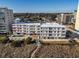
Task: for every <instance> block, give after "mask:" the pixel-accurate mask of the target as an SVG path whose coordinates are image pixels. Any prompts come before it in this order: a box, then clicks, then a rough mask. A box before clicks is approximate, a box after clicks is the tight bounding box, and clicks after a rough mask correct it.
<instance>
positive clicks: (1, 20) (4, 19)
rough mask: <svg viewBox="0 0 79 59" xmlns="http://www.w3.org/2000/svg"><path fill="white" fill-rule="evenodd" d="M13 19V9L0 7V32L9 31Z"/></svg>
mask: <svg viewBox="0 0 79 59" xmlns="http://www.w3.org/2000/svg"><path fill="white" fill-rule="evenodd" d="M12 21H13V10H11V9H8V8H0V33H9V32H10V30H11V26H12V25H11V24H12Z"/></svg>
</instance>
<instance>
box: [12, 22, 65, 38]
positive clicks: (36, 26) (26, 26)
mask: <svg viewBox="0 0 79 59" xmlns="http://www.w3.org/2000/svg"><path fill="white" fill-rule="evenodd" d="M12 28H13V29H12V30H13V34H27V35H33V34H36V35H39V37H40V39H58V38H65V36H66V29H65V26H63V25H59V24H57V23H42V24H41V23H15V24H13V25H12Z"/></svg>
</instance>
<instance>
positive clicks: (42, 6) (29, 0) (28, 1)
mask: <svg viewBox="0 0 79 59" xmlns="http://www.w3.org/2000/svg"><path fill="white" fill-rule="evenodd" d="M77 4H78V0H0V7H8V8H10V9H13V11H14V12H17V13H19V12H20V13H22V12H24V13H25V12H28V13H41V12H44V13H47V12H48V13H54V12H73V11H74V10H76V9H77Z"/></svg>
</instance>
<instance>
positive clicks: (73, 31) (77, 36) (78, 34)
mask: <svg viewBox="0 0 79 59" xmlns="http://www.w3.org/2000/svg"><path fill="white" fill-rule="evenodd" d="M67 30H68V31H71V32H72V33H71V34H70V36H71V38H72V39H73V38H77V39H79V32H77V31H75V30H73V29H70V28H67Z"/></svg>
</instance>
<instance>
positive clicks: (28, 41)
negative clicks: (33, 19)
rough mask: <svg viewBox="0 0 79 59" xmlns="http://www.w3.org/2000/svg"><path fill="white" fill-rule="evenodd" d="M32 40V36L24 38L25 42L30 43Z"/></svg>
mask: <svg viewBox="0 0 79 59" xmlns="http://www.w3.org/2000/svg"><path fill="white" fill-rule="evenodd" d="M31 41H32V38H31V37H28V38H27V39H24V44H30V43H31Z"/></svg>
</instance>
